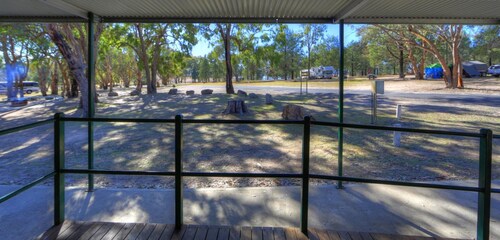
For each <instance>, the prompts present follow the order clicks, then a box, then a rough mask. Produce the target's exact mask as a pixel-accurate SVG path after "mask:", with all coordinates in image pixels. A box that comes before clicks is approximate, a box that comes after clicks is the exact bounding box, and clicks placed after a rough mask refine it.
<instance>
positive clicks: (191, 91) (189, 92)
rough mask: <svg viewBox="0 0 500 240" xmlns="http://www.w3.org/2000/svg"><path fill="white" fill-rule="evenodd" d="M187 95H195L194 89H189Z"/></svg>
mask: <svg viewBox="0 0 500 240" xmlns="http://www.w3.org/2000/svg"><path fill="white" fill-rule="evenodd" d="M186 95H194V90H187V91H186Z"/></svg>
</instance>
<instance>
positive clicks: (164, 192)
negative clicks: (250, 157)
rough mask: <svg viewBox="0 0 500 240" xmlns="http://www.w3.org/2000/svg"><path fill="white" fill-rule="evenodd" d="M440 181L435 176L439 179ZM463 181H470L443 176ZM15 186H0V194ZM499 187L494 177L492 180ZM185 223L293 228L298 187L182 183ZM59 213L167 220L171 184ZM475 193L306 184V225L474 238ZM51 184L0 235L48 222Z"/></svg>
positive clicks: (96, 197) (6, 218)
mask: <svg viewBox="0 0 500 240" xmlns="http://www.w3.org/2000/svg"><path fill="white" fill-rule="evenodd" d="M441 183H443V182H441ZM449 184H466V185H471V184H473V183H472V182H449ZM16 187H17V186H0V194H4V193H7V192H9V191H12V190H14V189H16ZM495 187H500V182H495ZM184 196H185V198H184V199H185V200H184V216H185V218H184V219H185V223H187V224H207V225H241V226H245V225H247V226H248V225H253V226H299V221H300V188H299V187H267V188H258V187H248V188H224V189H186V190H185V195H184ZM66 201H67V202H66V217H67V219H70V220H79V221H108V222H147V223H173V220H174V192H173V190H172V189H98V190H96V191H95V192H92V193H88V192H85V189H84V188H75V187H72V188H68V189H67V191H66ZM476 208H477V194H475V193H469V192H459V191H451V190H444V191H443V190H431V189H421V188H409V187H396V186H385V185H375V184H348V185H347V187H346V189H344V190H338V189H336V188H335V187H334V186H312V187H311V190H310V205H309V209H310V210H309V211H310V212H309V217H310V226H313V227H317V228H327V229H334V230H339V231H359V232H380V233H393V234H404V235H419V236H443V237H451V238H475V234H476V220H477V216H476ZM52 211H53V190H52V187H47V186H38V187H34V188H32V189H30V190H29V191H28V192H25V193H23V194H21V195H19V196H17V197H15V198H13V199H11V200H9V201H7V202H5V203H3V204H1V205H0V219H1V224H0V239H29V238H32V237H34V236H37V235H38V234H40V233H41V232H43V231H44V230H46V229H47V228H49V227H50V226H51V225H52V220H53V219H52ZM491 216H492V221H491V229H492V233H491V235H492V238H491V239H500V194H494V195H493V198H492V212H491Z"/></svg>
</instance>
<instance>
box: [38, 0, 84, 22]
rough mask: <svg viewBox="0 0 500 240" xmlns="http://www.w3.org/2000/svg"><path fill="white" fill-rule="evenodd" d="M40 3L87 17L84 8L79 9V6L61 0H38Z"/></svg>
mask: <svg viewBox="0 0 500 240" xmlns="http://www.w3.org/2000/svg"><path fill="white" fill-rule="evenodd" d="M39 1H40V2H42V3H45V4H47V5H49V6H52V7H55V8H57V9H59V10H62V11H64V12H67V13H69V14H72V15H75V16H78V17H81V18H84V19H88V16H87V12H88V11H86V10H84V9H81V8H79V7H76V6H74V5H72V4H69V3H67V2H65V1H63V0H39Z"/></svg>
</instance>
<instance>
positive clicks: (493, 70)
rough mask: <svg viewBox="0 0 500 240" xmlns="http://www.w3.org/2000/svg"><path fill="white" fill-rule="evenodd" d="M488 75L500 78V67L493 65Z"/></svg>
mask: <svg viewBox="0 0 500 240" xmlns="http://www.w3.org/2000/svg"><path fill="white" fill-rule="evenodd" d="M488 73H489V74H491V75H493V76H495V77H499V76H500V65H491V66H490V67H489V68H488Z"/></svg>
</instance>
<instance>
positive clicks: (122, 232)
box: [112, 223, 136, 240]
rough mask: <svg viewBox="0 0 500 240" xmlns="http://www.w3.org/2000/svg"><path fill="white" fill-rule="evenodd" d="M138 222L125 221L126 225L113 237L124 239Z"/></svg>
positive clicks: (116, 239) (117, 239)
mask: <svg viewBox="0 0 500 240" xmlns="http://www.w3.org/2000/svg"><path fill="white" fill-rule="evenodd" d="M135 225H136V224H135V223H125V225H124V226H123V227H122V228H121V229H120V231H118V232H117V233H116V235H115V236H114V237H113V238H112V239H113V240H123V239H125V237H127V235H128V234H129V233H130V231H132V229H133V228H134V226H135Z"/></svg>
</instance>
